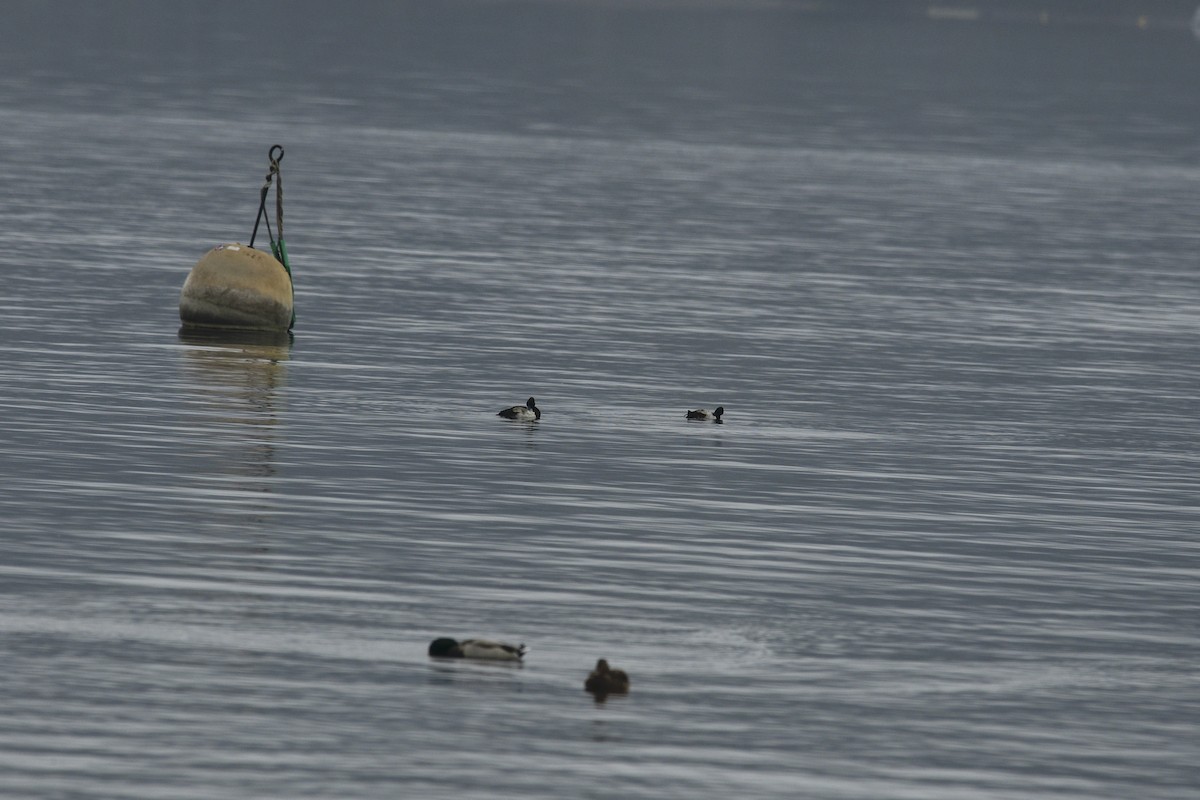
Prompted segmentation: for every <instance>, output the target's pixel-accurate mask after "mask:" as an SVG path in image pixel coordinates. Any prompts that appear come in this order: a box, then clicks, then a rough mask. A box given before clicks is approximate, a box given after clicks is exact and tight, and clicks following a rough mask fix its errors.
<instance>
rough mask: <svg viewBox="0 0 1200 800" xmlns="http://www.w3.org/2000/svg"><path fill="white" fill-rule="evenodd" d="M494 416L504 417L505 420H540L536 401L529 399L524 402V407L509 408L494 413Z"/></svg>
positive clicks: (539, 411) (540, 415) (540, 416)
mask: <svg viewBox="0 0 1200 800" xmlns="http://www.w3.org/2000/svg"><path fill="white" fill-rule="evenodd" d="M496 416H497V417H504V418H505V419H523V420H534V419H541V418H542V412H541V410H540V409H539V408H538V407H537V401H535V400H534V399H533V398H532V397H531V398H529V399H528V400H526V401H525V405H523V406H510V407H508V408H505V409H502V410H500V411H499V412H497V413H496Z"/></svg>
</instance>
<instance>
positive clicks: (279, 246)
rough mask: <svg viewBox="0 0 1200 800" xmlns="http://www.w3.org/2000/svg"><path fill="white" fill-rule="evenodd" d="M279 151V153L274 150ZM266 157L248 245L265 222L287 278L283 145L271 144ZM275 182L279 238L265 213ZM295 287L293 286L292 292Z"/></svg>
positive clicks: (274, 250)
mask: <svg viewBox="0 0 1200 800" xmlns="http://www.w3.org/2000/svg"><path fill="white" fill-rule="evenodd" d="M276 150H278V151H279V155H276V154H275V151H276ZM267 159H268V160H269V161H270V169H269V170H268V172H267V177H266V179H265V180H264V181H263V186H262V192H261V193H260V194H259V198H258V216H257V217H255V219H254V231H253V232H252V233H251V234H250V246H251V247H254V237H256V236H258V224H259V223H260V222H265V223H266V225H267V236H268V237H269V238H270V240H271V254H272V255H274V256H275V258H276V259H277V260H278V261H279V263H280V264H283V268H284V270H286V271H287V274H288V278H291V277H292V266H291V265H290V264H289V263H288V257H287V245H285V244H284V243H283V172H282V171H281V170H280V169H279V162H280V161H282V160H283V146H282V145H278V144H277V145H273V146H272V147H271V149H270V150H268V151H267ZM272 181H274V182H275V228H276V230H277V231H278V232H279V238H278V239H276V238H275V233H274V232H273V231H272V230H271V218H270V215H268V214H267V192H269V191H270V190H271V182H272ZM294 292H295V289H294V288H293V293H294ZM295 324H296V310H295V306H294V304H293V308H292V325H289V326H288V327H289V328H290V327H292V326H294V325H295Z"/></svg>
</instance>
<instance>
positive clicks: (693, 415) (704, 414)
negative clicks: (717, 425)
mask: <svg viewBox="0 0 1200 800" xmlns="http://www.w3.org/2000/svg"><path fill="white" fill-rule="evenodd" d="M724 413H725V406H717V408H716V410H715V411H708V410H707V409H703V408H697V409H696V410H695V411H689V412H688V413H687V418H688V419H699V420H712V421H713V422H721V415H722V414H724Z"/></svg>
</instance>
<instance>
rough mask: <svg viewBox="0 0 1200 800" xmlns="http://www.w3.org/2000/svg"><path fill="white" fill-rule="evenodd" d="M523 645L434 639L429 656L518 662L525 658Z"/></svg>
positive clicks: (525, 650)
mask: <svg viewBox="0 0 1200 800" xmlns="http://www.w3.org/2000/svg"><path fill="white" fill-rule="evenodd" d="M526 652H527V648H526V647H525V645H524V644H518V645H515V646H514V645H511V644H505V643H504V642H496V641H492V640H491V639H463V640H462V641H461V642H459V641H456V640H455V639H449V638H441V639H434V640H433V641H432V642H431V643H430V645H429V655H431V656H434V657H437V658H484V659H490V660H492V661H520V660H521V659H522V658H524V657H525V653H526Z"/></svg>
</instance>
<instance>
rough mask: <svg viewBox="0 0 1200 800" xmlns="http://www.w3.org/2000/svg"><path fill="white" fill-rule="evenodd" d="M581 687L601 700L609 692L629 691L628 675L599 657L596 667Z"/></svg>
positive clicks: (621, 692) (624, 692) (620, 692)
mask: <svg viewBox="0 0 1200 800" xmlns="http://www.w3.org/2000/svg"><path fill="white" fill-rule="evenodd" d="M583 688H584V689H586V690H587V691H589V692H591V693H592V694H594V695H596V699H597V700H603V699H604V698H605V697H606V696H608V695H610V694H626V693H628V692H629V676H628V675H626V674H625V670H623V669H613V668H612V667H610V666H608V661H607V660H605V659H603V658H602V659H600V660H599V661H597V662H596V668H595V669H594V670H592V673H591V674H590V675H588V676H587V680H586V681H584V682H583Z"/></svg>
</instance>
